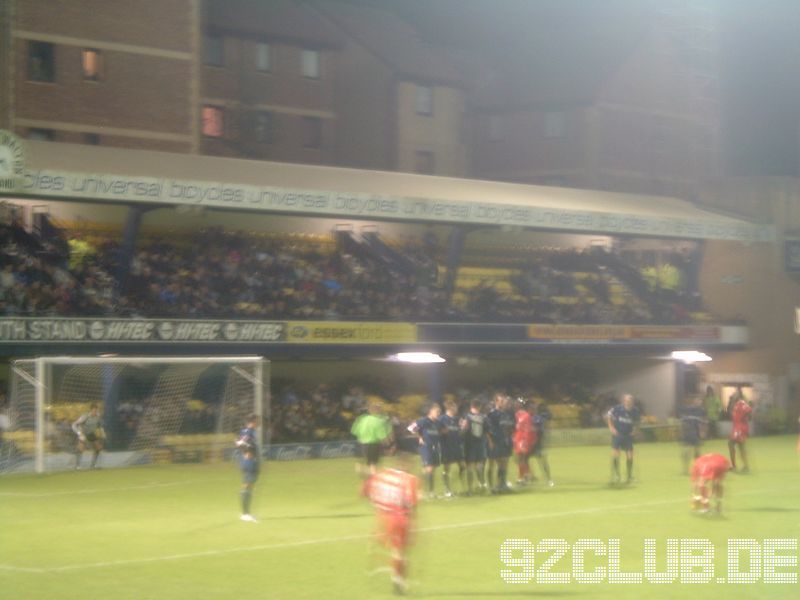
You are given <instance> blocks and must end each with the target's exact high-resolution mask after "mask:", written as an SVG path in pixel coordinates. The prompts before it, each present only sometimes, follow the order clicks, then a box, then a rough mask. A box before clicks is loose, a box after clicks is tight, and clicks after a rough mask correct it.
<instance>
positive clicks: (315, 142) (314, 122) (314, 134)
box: [303, 117, 322, 148]
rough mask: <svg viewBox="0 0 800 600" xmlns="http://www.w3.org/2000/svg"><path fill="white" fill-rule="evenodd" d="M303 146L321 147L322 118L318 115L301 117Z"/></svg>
mask: <svg viewBox="0 0 800 600" xmlns="http://www.w3.org/2000/svg"><path fill="white" fill-rule="evenodd" d="M303 146H304V147H305V148H320V147H322V119H320V118H319V117H303Z"/></svg>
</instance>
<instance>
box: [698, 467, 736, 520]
mask: <svg viewBox="0 0 800 600" xmlns="http://www.w3.org/2000/svg"><path fill="white" fill-rule="evenodd" d="M730 469H731V463H730V462H728V459H727V458H725V457H724V456H722V455H721V454H715V453H714V454H704V455H703V456H701V457H699V458H698V459H696V460H695V461H694V465H692V509H693V510H697V511H699V512H708V510H709V505H710V503H711V500H712V498H713V500H714V501H715V503H716V507H715V508H716V511H717V512H721V511H722V480H723V479H725V475H726V473H727V472H728V471H729V470H730Z"/></svg>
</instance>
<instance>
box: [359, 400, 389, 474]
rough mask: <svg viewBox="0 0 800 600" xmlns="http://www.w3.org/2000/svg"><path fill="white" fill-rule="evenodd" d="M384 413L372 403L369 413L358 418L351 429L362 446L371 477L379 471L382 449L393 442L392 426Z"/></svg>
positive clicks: (378, 405) (375, 403) (378, 406)
mask: <svg viewBox="0 0 800 600" xmlns="http://www.w3.org/2000/svg"><path fill="white" fill-rule="evenodd" d="M382 412H383V411H382V410H381V405H380V404H378V403H377V402H372V403H371V404H370V405H369V409H368V412H366V413H364V414H363V415H361V416H360V417H358V418H357V419H356V420H355V423H353V427H352V428H351V429H350V433H352V434H353V435H354V436H355V438H356V440H358V443H359V444H360V445H361V449H362V451H363V453H364V460H365V461H366V463H367V470H368V471H369V474H370V475H374V474H375V472H376V471H377V470H378V462H379V461H380V459H381V451H382V449H383V448H384V447H385V446H389V445H390V444H391V443H392V440H393V436H392V424H391V423H390V422H389V419H388V418H387V417H386V415H384V414H382Z"/></svg>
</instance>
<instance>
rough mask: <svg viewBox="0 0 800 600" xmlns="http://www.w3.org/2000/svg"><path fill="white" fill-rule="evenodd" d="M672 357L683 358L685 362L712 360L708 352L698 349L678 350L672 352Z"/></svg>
mask: <svg viewBox="0 0 800 600" xmlns="http://www.w3.org/2000/svg"><path fill="white" fill-rule="evenodd" d="M672 358H674V359H675V360H682V361H683V362H685V363H696V362H709V361H710V360H711V357H710V356H709V355H708V354H706V353H704V352H698V351H697V350H676V351H675V352H673V353H672Z"/></svg>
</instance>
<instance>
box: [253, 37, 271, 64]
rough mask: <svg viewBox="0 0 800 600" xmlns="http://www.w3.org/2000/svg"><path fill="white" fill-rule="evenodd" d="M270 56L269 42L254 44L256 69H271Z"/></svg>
mask: <svg viewBox="0 0 800 600" xmlns="http://www.w3.org/2000/svg"><path fill="white" fill-rule="evenodd" d="M270 58H271V57H270V47H269V44H263V43H260V44H256V69H258V70H259V71H271V70H272V62H271V60H270Z"/></svg>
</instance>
